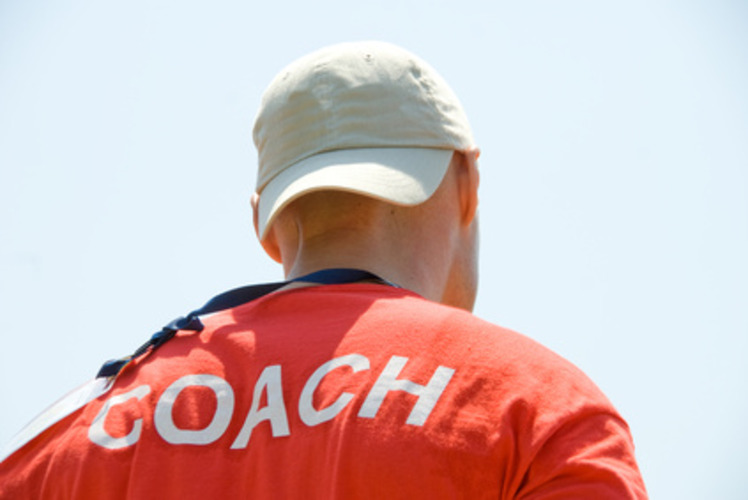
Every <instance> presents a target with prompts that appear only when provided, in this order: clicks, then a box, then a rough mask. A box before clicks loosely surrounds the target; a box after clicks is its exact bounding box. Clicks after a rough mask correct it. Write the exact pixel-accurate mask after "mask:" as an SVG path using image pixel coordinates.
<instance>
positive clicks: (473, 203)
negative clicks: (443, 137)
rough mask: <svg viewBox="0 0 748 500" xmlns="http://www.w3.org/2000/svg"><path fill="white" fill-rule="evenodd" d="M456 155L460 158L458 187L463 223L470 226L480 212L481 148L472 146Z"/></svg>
mask: <svg viewBox="0 0 748 500" xmlns="http://www.w3.org/2000/svg"><path fill="white" fill-rule="evenodd" d="M455 156H456V157H458V158H459V160H460V165H459V167H458V189H459V192H460V210H461V216H462V224H463V225H464V226H469V225H470V224H472V222H473V220H474V219H475V216H476V214H477V213H478V186H479V184H480V173H479V172H478V157H479V156H480V149H478V148H477V147H472V148H470V149H467V150H465V151H462V152H461V153H460V154H456V155H455Z"/></svg>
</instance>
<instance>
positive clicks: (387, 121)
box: [0, 42, 646, 499]
mask: <svg viewBox="0 0 748 500" xmlns="http://www.w3.org/2000/svg"><path fill="white" fill-rule="evenodd" d="M254 140H255V144H256V146H257V148H258V156H259V161H258V164H259V167H258V180H257V188H256V193H255V194H254V196H253V197H252V206H253V212H254V223H255V228H256V231H257V235H258V237H259V239H260V242H261V243H262V246H263V248H264V249H265V251H266V252H267V254H268V255H269V256H270V257H271V258H272V259H274V260H275V261H277V262H279V263H280V264H282V266H283V271H284V274H285V276H286V278H287V281H285V282H281V283H278V284H274V285H265V286H256V287H248V288H246V289H240V290H238V291H234V292H229V293H227V294H224V295H222V296H219V297H217V298H216V299H213V300H212V301H210V302H209V303H208V304H206V306H205V307H203V308H201V309H199V310H197V311H193V313H191V314H190V315H188V316H187V317H186V318H181V319H178V320H176V321H175V322H174V323H172V324H170V325H169V326H167V327H165V328H164V329H163V330H162V331H161V332H159V333H157V334H156V335H154V337H153V338H152V339H151V341H149V342H148V343H146V344H145V345H144V347H143V348H141V349H139V350H138V351H137V352H136V353H135V354H134V355H133V356H130V357H127V358H124V359H123V360H119V361H115V362H113V363H109V364H107V365H105V366H104V367H103V368H102V371H101V373H100V377H99V378H98V379H97V381H98V382H96V384H97V385H95V387H93V386H91V387H88V388H86V389H85V390H83V391H79V392H78V393H76V395H75V396H74V397H72V399H71V398H68V399H67V403H65V401H66V400H63V403H64V404H61V405H58V407H57V410H55V411H56V413H57V414H56V415H53V416H50V417H48V418H46V420H45V419H42V420H44V421H43V422H41V423H37V424H36V425H35V426H32V427H34V432H33V433H34V434H35V435H34V436H33V437H31V439H30V440H28V441H27V442H26V443H25V444H16V445H15V446H14V449H13V450H12V451H11V452H10V453H9V455H8V456H7V458H6V459H5V460H4V461H3V462H2V464H1V465H0V496H1V497H2V498H52V497H54V498H125V497H126V498H180V499H184V498H240V497H241V498H244V497H250V498H410V499H412V498H430V499H431V498H526V499H555V498H595V499H600V498H606V499H610V498H646V490H645V487H644V484H643V481H642V478H641V474H640V472H639V470H638V468H637V464H636V460H635V455H634V446H633V442H632V438H631V435H630V432H629V429H628V427H627V425H626V423H625V421H624V420H623V419H622V418H621V416H620V415H619V414H618V413H617V412H616V410H615V409H614V407H613V406H612V405H611V403H610V402H609V401H608V400H607V399H606V397H605V396H604V395H603V394H602V393H601V392H600V390H599V389H598V388H597V387H596V386H595V385H594V384H593V383H592V382H591V381H590V380H589V379H588V378H587V377H586V376H585V375H584V374H583V373H581V372H580V370H578V369H577V368H576V367H574V366H573V365H572V364H571V363H569V362H568V361H566V360H564V359H562V358H561V357H560V356H558V355H556V354H554V353H552V352H551V351H549V350H548V349H546V348H544V347H542V346H541V345H539V344H538V343H536V342H534V341H532V340H531V339H529V338H527V337H525V336H523V335H521V334H519V333H515V332H512V331H509V330H506V329H504V328H501V327H499V326H495V325H493V324H490V323H488V322H485V321H483V320H480V319H478V318H477V317H475V316H474V315H472V313H471V310H472V308H473V304H474V301H475V297H476V290H477V283H478V185H479V171H478V157H479V150H478V148H477V147H476V145H475V144H474V140H473V136H472V132H471V130H470V126H469V124H468V121H467V118H466V116H465V113H464V111H463V108H462V106H461V105H460V103H459V101H458V99H457V97H456V96H455V94H454V92H453V91H452V90H451V89H450V88H449V87H448V85H447V84H446V82H445V81H444V80H443V79H442V78H441V77H440V76H439V75H438V74H437V73H436V71H435V70H434V69H433V68H431V67H430V66H429V65H428V64H427V63H425V62H424V61H422V60H421V59H420V58H418V57H417V56H415V55H413V54H411V53H409V52H407V51H405V50H404V49H401V48H399V47H396V46H394V45H390V44H386V43H382V42H357V43H345V44H339V45H335V46H332V47H328V48H324V49H321V50H319V51H316V52H314V53H312V54H310V55H308V56H305V57H303V58H301V59H300V60H298V61H296V62H294V63H292V64H291V65H290V66H288V67H287V68H286V69H284V70H283V71H282V72H281V73H280V74H279V75H278V76H277V77H276V78H275V79H274V80H273V82H272V83H271V84H270V86H269V88H268V89H267V91H266V92H265V94H264V96H263V100H262V104H261V106H260V110H259V113H258V115H257V119H256V123H255V128H254ZM81 402H83V404H81ZM53 413H54V412H53Z"/></svg>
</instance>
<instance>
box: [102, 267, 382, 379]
mask: <svg viewBox="0 0 748 500" xmlns="http://www.w3.org/2000/svg"><path fill="white" fill-rule="evenodd" d="M367 280H374V281H377V282H380V283H384V284H387V285H390V286H396V285H393V284H392V283H390V282H388V281H386V280H383V279H382V278H380V277H379V276H377V275H375V274H372V273H370V272H368V271H361V270H358V269H323V270H322V271H317V272H314V273H311V274H307V275H306V276H301V277H299V278H295V279H292V280H289V281H279V282H277V283H265V284H261V285H249V286H245V287H241V288H235V289H234V290H229V291H228V292H224V293H222V294H220V295H216V296H215V297H213V298H212V299H210V300H209V301H208V302H207V303H206V304H205V305H204V306H203V307H201V308H200V309H195V310H194V311H192V312H191V313H189V314H188V315H187V316H182V317H179V318H177V319H175V320H174V321H172V322H171V323H169V324H168V325H166V326H165V327H163V328H162V329H161V330H159V331H158V332H156V333H154V334H153V335H152V336H151V338H150V339H148V341H146V342H145V343H144V344H143V345H141V346H140V347H138V348H137V349H136V350H135V352H134V353H132V354H131V355H130V356H125V357H124V358H120V359H112V360H109V361H107V362H106V363H104V365H103V366H102V367H101V369H100V370H99V373H98V374H97V375H96V377H97V378H99V377H113V376H115V375H117V374H118V373H119V372H120V371H121V370H122V368H124V367H125V365H126V364H127V363H129V362H130V361H132V360H133V359H135V358H137V357H138V356H140V355H142V354H144V353H145V352H147V351H149V350H150V351H152V350H154V349H156V348H158V347H159V346H161V345H162V344H163V343H164V342H166V341H167V340H169V339H171V338H172V337H173V336H174V335H175V334H176V333H177V331H179V330H190V331H194V332H199V331H201V330H202V329H203V328H204V326H203V323H202V321H200V318H199V317H200V316H204V315H206V314H211V313H215V312H218V311H224V310H226V309H231V308H234V307H237V306H240V305H242V304H246V303H247V302H251V301H253V300H256V299H259V298H260V297H263V296H265V295H267V294H269V293H273V292H275V291H276V290H279V289H281V288H283V287H284V286H286V285H288V284H290V283H301V282H304V283H315V284H319V285H335V284H340V285H342V284H346V283H356V282H359V281H367Z"/></svg>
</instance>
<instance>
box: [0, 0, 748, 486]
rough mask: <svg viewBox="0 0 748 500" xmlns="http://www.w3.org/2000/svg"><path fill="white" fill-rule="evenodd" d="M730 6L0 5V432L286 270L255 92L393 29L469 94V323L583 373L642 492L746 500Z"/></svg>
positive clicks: (743, 325)
mask: <svg viewBox="0 0 748 500" xmlns="http://www.w3.org/2000/svg"><path fill="white" fill-rule="evenodd" d="M746 33H748V4H747V3H746V2H744V1H737V0H734V1H729V0H710V1H707V0H701V1H679V2H676V1H661V0H654V1H642V0H637V1H630V2H600V1H586V2H585V1H569V2H554V1H527V2H504V1H493V2H488V1H485V2H480V1H475V0H468V1H462V2H446V1H430V2H429V1H407V0H400V1H382V2H371V3H366V2H358V3H355V2H343V1H329V0H323V1H318V2H298V1H294V2H280V1H279V2H265V3H263V4H259V3H257V2H249V1H245V2H239V1H214V2H195V1H180V2H175V1H174V2H165V1H153V0H149V1H144V0H135V1H130V2H118V3H114V2H102V1H93V0H87V1H82V0H81V1H74V0H61V1H44V0H39V1H36V2H22V1H20V0H15V1H11V0H0V318H2V340H3V349H2V350H1V351H0V398H1V400H2V408H3V411H2V413H0V442H6V441H7V440H8V439H10V437H11V436H12V435H13V434H14V433H15V432H16V431H17V430H18V429H20V428H21V427H22V426H23V425H24V423H25V422H26V421H28V420H29V419H30V418H32V417H33V416H34V415H35V414H37V413H38V412H39V411H41V410H42V409H43V408H44V407H45V406H46V405H48V404H49V403H51V402H52V401H54V400H55V399H57V398H58V397H59V396H60V395H62V394H63V393H65V392H67V390H69V389H71V388H73V387H74V386H76V385H78V384H80V383H82V382H84V381H85V380H86V379H88V378H90V377H91V376H93V375H94V374H95V372H96V371H97V369H98V367H99V365H100V363H101V362H103V361H104V360H106V359H108V358H111V357H117V356H120V355H124V354H127V353H130V352H132V350H133V349H134V348H135V347H137V346H138V345H139V344H140V343H141V342H142V341H143V340H145V339H146V338H147V337H148V336H149V335H150V334H151V333H152V332H153V331H155V330H157V329H159V328H160V327H161V326H162V325H163V324H164V323H166V322H168V321H170V320H171V319H172V318H173V317H175V316H178V315H181V314H184V313H185V312H187V311H189V310H191V309H193V308H194V307H196V306H198V305H201V304H202V303H203V302H204V301H205V300H207V299H208V298H209V297H210V296H212V295H214V294H216V293H218V292H220V291H223V290H225V289H227V288H231V287H234V286H238V285H242V284H246V283H250V282H258V281H267V280H275V279H278V278H280V277H281V271H280V268H279V267H278V266H276V265H274V264H273V263H272V262H271V261H270V260H269V259H268V258H266V257H265V256H264V254H262V251H261V248H260V246H259V245H258V244H257V243H256V241H255V239H254V235H253V233H252V230H251V223H250V214H249V202H248V200H249V196H250V194H251V192H252V189H253V185H254V175H255V168H256V160H255V152H254V148H253V146H252V145H251V141H250V131H251V126H252V121H253V117H254V113H255V111H256V109H257V105H258V102H259V98H260V94H261V92H262V90H263V88H264V87H265V86H266V84H267V83H268V82H269V80H270V79H271V78H272V77H273V76H274V75H275V73H276V72H277V71H279V70H280V69H281V68H282V67H283V66H285V65H286V64H287V63H288V62H290V61H291V60H293V59H295V58H296V57H298V56H300V55H303V54H305V53H307V52H309V51H311V50H314V49H316V48H319V47H321V46H323V45H327V44H330V43H336V42H340V41H346V40H356V39H382V40H386V41H390V42H394V43H397V44H400V45H402V46H404V47H406V48H408V49H410V50H412V51H414V52H416V53H418V54H420V55H421V56H422V57H424V58H425V59H427V60H428V61H429V62H431V64H432V65H433V66H435V67H436V68H437V69H438V70H439V71H440V72H441V73H442V74H443V75H444V76H445V78H446V79H447V80H448V81H449V82H450V83H451V84H452V86H453V87H454V89H455V90H456V92H457V93H458V95H460V96H461V98H462V100H463V103H464V105H465V107H466V109H467V112H468V115H469V117H470V119H471V122H472V125H473V128H474V130H475V135H476V137H477V140H478V142H479V145H480V146H481V148H482V150H483V155H482V157H481V170H482V184H481V196H482V200H481V219H482V259H483V260H482V265H481V277H482V282H481V290H480V298H479V301H478V304H477V308H476V314H477V315H478V316H481V317H483V318H485V319H488V320H490V321H493V322H495V323H499V324H501V325H504V326H507V327H510V328H513V329H516V330H519V331H521V332H523V333H525V334H527V335H529V336H531V337H533V338H535V339H537V340H539V341H540V342H542V343H544V344H546V345H548V346H549V347H551V348H553V349H554V350H556V351H557V352H559V353H560V354H562V355H563V356H565V357H567V358H568V359H570V360H571V361H573V362H574V363H576V364H577V365H578V366H580V367H581V368H582V369H583V370H585V371H586V372H587V373H588V374H589V375H590V376H591V377H592V378H593V379H594V380H595V381H596V382H597V383H598V385H600V386H601V388H602V389H603V390H604V391H605V392H606V393H607V394H608V396H609V397H610V399H611V400H612V401H613V403H614V404H615V405H616V406H617V407H618V409H619V410H620V411H621V413H622V414H623V415H624V416H625V417H626V418H627V420H628V421H629V423H630V425H631V428H632V431H633V434H634V439H635V443H636V446H637V454H638V459H639V462H640V466H641V468H642V471H643V473H644V478H645V481H646V483H647V486H648V488H649V490H650V493H651V495H652V497H653V498H663V499H670V498H673V499H701V498H720V499H744V498H746V497H748V486H746V482H745V480H744V479H742V476H743V474H744V471H745V469H746V467H747V466H748V456H747V455H746V452H745V448H746V445H748V439H747V438H748V431H746V427H745V422H746V420H747V419H748V396H747V395H748V362H746V359H748V314H747V313H746V304H748V264H747V263H746V255H748V91H747V90H746V89H748V35H747V34H746Z"/></svg>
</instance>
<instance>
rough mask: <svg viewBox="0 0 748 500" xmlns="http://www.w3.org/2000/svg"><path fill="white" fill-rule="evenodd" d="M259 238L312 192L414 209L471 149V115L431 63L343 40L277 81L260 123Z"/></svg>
mask: <svg viewBox="0 0 748 500" xmlns="http://www.w3.org/2000/svg"><path fill="white" fill-rule="evenodd" d="M254 142H255V145H256V146H257V150H258V155H259V166H258V171H257V188H256V190H257V193H258V194H259V198H260V199H259V209H258V211H259V233H260V237H261V238H263V239H264V238H265V236H266V232H267V229H268V228H269V227H270V225H271V224H272V223H273V220H274V219H275V217H276V215H277V214H278V213H279V212H280V211H281V210H282V209H283V207H285V206H286V205H287V204H288V203H290V202H291V201H293V200H294V199H296V198H298V197H299V196H302V195H304V194H306V193H310V192H312V191H319V190H328V189H332V190H343V191H349V192H354V193H358V194H362V195H365V196H371V197H374V198H378V199H381V200H385V201H388V202H391V203H395V204H398V205H417V204H419V203H423V202H424V201H426V200H427V199H428V198H429V197H430V196H431V195H432V194H433V193H434V191H435V190H436V188H437V187H439V184H440V183H441V180H442V178H443V177H444V174H445V172H446V171H447V168H448V167H449V162H450V159H451V157H452V153H453V151H455V150H457V151H460V150H465V149H468V148H470V147H471V146H473V137H472V133H471V131H470V125H469V124H468V121H467V117H466V116H465V112H464V111H463V109H462V106H461V104H460V102H459V100H458V99H457V96H456V95H455V94H454V92H452V90H451V89H450V88H449V86H448V85H447V83H446V82H445V81H444V80H443V79H442V78H441V77H440V76H439V75H438V74H437V73H436V71H435V70H434V69H433V68H431V66H429V65H428V64H427V63H426V62H424V61H423V60H421V59H420V58H418V57H417V56H415V55H413V54H411V53H410V52H407V51H405V50H403V49H401V48H399V47H397V46H394V45H391V44H388V43H383V42H357V43H344V44H340V45H334V46H331V47H327V48H324V49H321V50H319V51H317V52H314V53H312V54H309V55H307V56H305V57H302V58H301V59H299V60H297V61H295V62H294V63H292V64H291V65H289V66H288V67H286V69H284V70H283V71H281V73H280V74H279V75H278V76H276V78H275V79H274V80H273V81H272V82H271V84H270V86H269V87H268V89H267V90H266V91H265V94H264V95H263V98H262V104H261V106H260V110H259V112H258V114H257V119H256V122H255V126H254Z"/></svg>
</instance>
